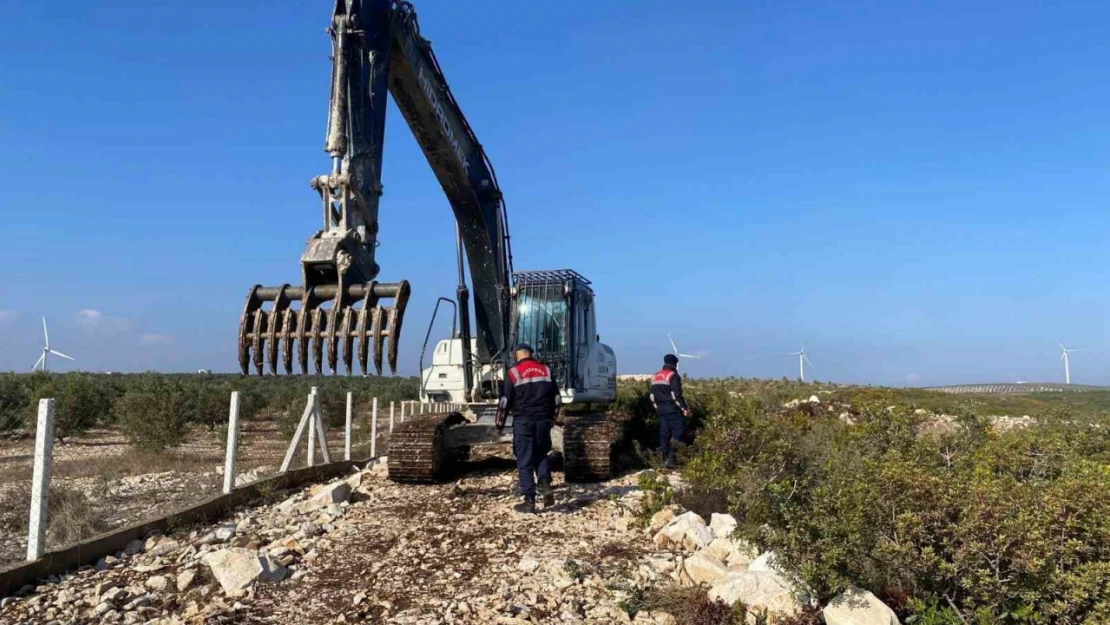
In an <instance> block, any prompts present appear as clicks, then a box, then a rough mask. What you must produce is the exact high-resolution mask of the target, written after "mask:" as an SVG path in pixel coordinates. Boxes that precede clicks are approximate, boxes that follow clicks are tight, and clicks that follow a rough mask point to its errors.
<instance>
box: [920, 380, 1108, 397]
mask: <svg viewBox="0 0 1110 625" xmlns="http://www.w3.org/2000/svg"><path fill="white" fill-rule="evenodd" d="M924 390H927V391H937V392H938V393H959V394H968V393H971V394H983V395H1029V394H1030V393H1059V392H1072V393H1080V392H1090V391H1110V387H1106V386H1086V385H1082V384H1053V383H1043V382H1023V383H1006V384H956V385H953V386H934V387H930V388H926V389H924Z"/></svg>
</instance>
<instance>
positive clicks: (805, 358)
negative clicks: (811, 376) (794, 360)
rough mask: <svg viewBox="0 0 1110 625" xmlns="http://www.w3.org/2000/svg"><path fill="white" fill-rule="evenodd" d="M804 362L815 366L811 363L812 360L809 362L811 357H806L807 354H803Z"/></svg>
mask: <svg viewBox="0 0 1110 625" xmlns="http://www.w3.org/2000/svg"><path fill="white" fill-rule="evenodd" d="M802 360H804V361H806V362H808V363H809V364H810V366H811V367H812V366H813V363H812V362H810V360H809V356H806V355H805V354H802Z"/></svg>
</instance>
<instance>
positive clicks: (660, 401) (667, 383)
mask: <svg viewBox="0 0 1110 625" xmlns="http://www.w3.org/2000/svg"><path fill="white" fill-rule="evenodd" d="M651 404H652V405H653V406H655V414H657V415H658V416H659V451H660V452H661V453H662V454H663V463H664V464H663V466H665V467H667V468H674V467H676V466H678V465H677V463H676V462H675V449H674V446H673V444H672V440H673V441H681V440H682V432H683V430H684V429H685V425H686V424H685V423H684V422H683V420H684V419H686V418H687V417H689V416H690V407H689V406H688V405H686V398H685V397H683V396H682V376H680V375H678V356H675V355H674V354H667V355H666V356H663V369H662V370H661V371H659V373H656V374H655V375H654V376H652V378H651Z"/></svg>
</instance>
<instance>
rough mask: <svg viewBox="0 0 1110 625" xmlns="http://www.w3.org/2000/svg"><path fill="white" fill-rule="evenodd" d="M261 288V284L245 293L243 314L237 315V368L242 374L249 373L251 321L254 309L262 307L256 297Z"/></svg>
mask: <svg viewBox="0 0 1110 625" xmlns="http://www.w3.org/2000/svg"><path fill="white" fill-rule="evenodd" d="M261 288H262V285H261V284H256V285H254V286H253V287H252V288H251V292H250V293H248V294H247V301H246V303H245V304H243V314H242V316H241V317H239V368H240V369H241V370H242V371H243V375H247V374H248V373H250V362H251V354H250V342H249V337H250V335H251V321H252V320H253V319H254V311H255V310H257V309H258V308H261V307H262V299H261V298H259V297H258V289H261Z"/></svg>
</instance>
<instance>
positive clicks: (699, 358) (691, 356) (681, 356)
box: [676, 354, 701, 360]
mask: <svg viewBox="0 0 1110 625" xmlns="http://www.w3.org/2000/svg"><path fill="white" fill-rule="evenodd" d="M676 355H677V356H679V357H680V358H693V359H694V360H701V356H695V355H693V354H676Z"/></svg>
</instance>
